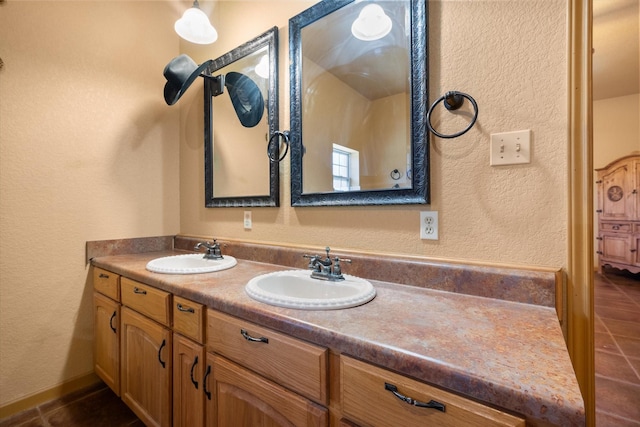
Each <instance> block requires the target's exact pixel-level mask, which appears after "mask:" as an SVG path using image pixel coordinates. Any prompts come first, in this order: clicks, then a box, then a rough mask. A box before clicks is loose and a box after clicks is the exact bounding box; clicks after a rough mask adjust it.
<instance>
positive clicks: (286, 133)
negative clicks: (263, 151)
mask: <svg viewBox="0 0 640 427" xmlns="http://www.w3.org/2000/svg"><path fill="white" fill-rule="evenodd" d="M276 136H278V137H279V136H282V138H284V143H285V145H286V147H285V149H284V153H283V154H282V156H280V158H278V155H277V154H275V153H274V154H275V155H274V156H272V155H271V142H272V141H273V138H275V137H276ZM279 147H280V146H279V145H277V146H276V147H275V148H276V149H275V150H274V151H276V153H278V152H279V151H280V150H279ZM288 152H289V131H284V132H280V131H279V130H277V131H275V132H274V133H273V135H271V138H269V142H268V143H267V156H268V157H269V160H271V161H272V162H281V161H282V160H284V158H285V157H286V156H287V153H288Z"/></svg>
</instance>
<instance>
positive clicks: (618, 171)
mask: <svg viewBox="0 0 640 427" xmlns="http://www.w3.org/2000/svg"><path fill="white" fill-rule="evenodd" d="M634 172H635V171H632V167H631V164H629V163H627V162H625V163H621V164H619V165H617V166H616V167H613V168H611V169H609V170H608V171H604V172H601V173H600V181H602V182H601V183H600V184H599V185H601V186H602V190H601V191H600V190H598V197H599V201H598V202H599V203H598V206H599V208H600V209H601V211H602V212H600V219H601V220H631V219H633V216H634V214H633V212H634V210H635V206H634V205H635V200H636V199H635V195H634V194H633V188H632V181H633V173H634Z"/></svg>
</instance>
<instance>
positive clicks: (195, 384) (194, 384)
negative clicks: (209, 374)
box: [191, 356, 198, 390]
mask: <svg viewBox="0 0 640 427" xmlns="http://www.w3.org/2000/svg"><path fill="white" fill-rule="evenodd" d="M197 364H198V356H196V358H195V359H193V365H191V382H192V383H193V386H194V387H195V388H196V390H197V389H198V381H196V380H194V379H193V370H194V369H195V368H196V365H197Z"/></svg>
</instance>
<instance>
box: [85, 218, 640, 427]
mask: <svg viewBox="0 0 640 427" xmlns="http://www.w3.org/2000/svg"><path fill="white" fill-rule="evenodd" d="M614 231H616V232H617V231H619V230H612V232H614ZM626 231H627V230H626V229H625V232H626ZM629 232H633V233H636V232H637V233H639V235H640V229H637V228H633V227H632V228H631V229H629ZM634 244H635V245H638V244H640V239H639V240H638V241H636V242H635V243H634ZM94 289H95V292H94V306H95V324H96V336H95V351H96V363H95V367H96V373H97V374H98V375H99V376H100V377H101V378H102V379H103V380H104V381H105V382H106V383H107V384H109V387H111V388H112V389H113V390H114V391H116V393H120V396H121V398H122V400H123V401H124V402H125V403H126V404H127V405H128V406H129V407H130V408H131V409H132V410H133V411H134V412H135V413H136V415H137V416H138V417H139V418H140V419H141V420H142V421H143V422H144V423H145V425H147V426H158V427H164V426H172V425H173V426H176V427H203V426H206V427H253V426H257V425H259V426H262V427H272V426H279V427H285V426H295V427H310V426H314V427H316V426H318V427H319V426H324V427H328V426H329V425H332V426H340V427H358V426H360V427H365V426H376V427H378V426H402V427H413V426H425V425H429V426H436V427H437V426H455V427H458V426H478V427H479V426H483V427H484V426H487V427H492V426H499V427H509V426H524V425H525V424H524V420H523V419H522V418H520V417H517V416H514V415H510V414H507V413H505V412H503V411H500V410H497V409H493V408H490V407H487V406H484V405H482V404H480V403H477V402H474V401H471V400H468V399H465V398H463V397H461V396H458V395H456V394H452V393H449V392H445V391H443V390H440V389H438V388H436V387H432V386H430V385H428V384H425V383H422V382H419V381H416V380H413V379H410V378H407V377H404V376H402V375H399V374H397V373H394V372H390V371H388V370H385V369H384V368H381V367H377V366H373V365H371V364H368V363H365V362H362V361H359V360H357V359H355V358H352V357H349V356H346V355H341V354H338V353H330V352H329V350H328V349H327V348H324V347H321V346H318V345H315V344H312V343H308V342H305V341H302V340H299V339H296V338H293V337H291V336H288V335H286V334H283V333H279V332H276V331H273V330H271V329H268V328H264V327H261V326H259V325H256V324H254V323H251V322H248V321H245V320H242V319H239V318H236V317H234V316H230V315H228V314H224V313H221V312H218V311H215V310H208V309H207V307H205V306H204V305H202V304H198V303H195V302H193V301H190V300H188V299H185V298H181V297H179V296H174V295H171V294H170V293H167V292H164V291H162V290H160V289H157V288H154V287H152V286H149V285H145V284H142V283H139V282H137V281H134V280H131V279H128V278H125V277H119V276H118V275H114V274H113V273H110V272H107V271H105V270H101V269H98V268H96V269H95V271H94ZM113 298H118V299H119V300H121V303H120V302H119V301H118V300H117V299H113ZM401 398H402V399H404V400H401ZM409 399H411V401H414V400H415V401H419V402H424V403H425V404H427V405H428V406H436V407H437V406H438V405H442V407H444V408H446V409H445V411H444V412H442V411H440V410H438V409H437V408H435V409H434V408H424V407H418V406H415V405H412V404H411V405H410V404H407V402H406V400H409ZM430 402H431V403H430ZM434 402H435V403H434Z"/></svg>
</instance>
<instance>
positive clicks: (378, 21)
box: [351, 4, 392, 41]
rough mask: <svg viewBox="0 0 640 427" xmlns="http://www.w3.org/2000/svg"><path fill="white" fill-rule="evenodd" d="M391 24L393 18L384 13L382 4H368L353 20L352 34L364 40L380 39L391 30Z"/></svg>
mask: <svg viewBox="0 0 640 427" xmlns="http://www.w3.org/2000/svg"><path fill="white" fill-rule="evenodd" d="M391 26H392V25H391V18H389V17H388V16H387V15H386V14H385V13H384V10H383V9H382V7H380V5H377V4H368V5H366V6H365V7H363V8H362V10H361V11H360V15H359V16H358V18H357V19H356V20H355V21H353V25H351V34H353V35H354V37H355V38H357V39H360V40H364V41H372V40H378V39H381V38H383V37H384V36H386V35H387V34H389V33H390V32H391Z"/></svg>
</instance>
